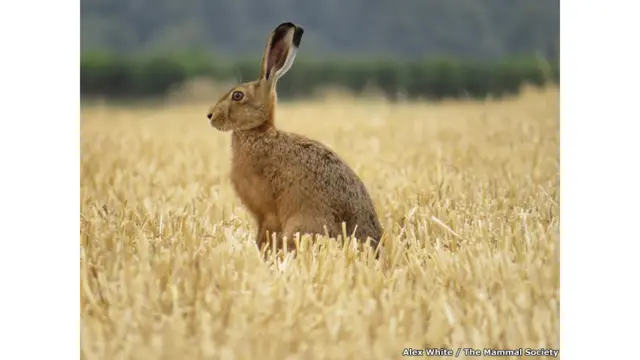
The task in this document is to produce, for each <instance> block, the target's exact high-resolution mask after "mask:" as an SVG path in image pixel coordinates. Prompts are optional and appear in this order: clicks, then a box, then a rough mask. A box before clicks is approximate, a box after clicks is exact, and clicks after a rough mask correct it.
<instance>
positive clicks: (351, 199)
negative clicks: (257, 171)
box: [274, 134, 380, 237]
mask: <svg viewBox="0 0 640 360" xmlns="http://www.w3.org/2000/svg"><path fill="white" fill-rule="evenodd" d="M283 135H285V136H284V139H281V140H283V141H281V142H280V146H278V148H279V149H278V151H276V152H275V153H274V155H275V156H276V159H277V161H279V162H280V164H279V166H281V172H280V175H281V176H282V177H283V182H282V183H283V184H288V186H289V188H288V189H284V188H283V189H282V190H283V191H285V192H287V190H288V192H290V193H292V194H296V196H300V197H302V198H304V199H308V200H307V201H309V206H312V207H315V208H324V209H326V210H325V211H330V212H331V215H332V216H333V217H334V218H335V219H336V220H337V221H346V222H347V223H357V224H358V228H363V227H364V228H371V229H372V230H371V231H368V232H369V233H370V234H367V235H369V236H371V237H375V235H376V234H375V233H376V232H378V230H379V228H380V226H379V224H378V219H377V216H376V212H375V207H374V205H373V201H372V199H371V197H370V195H369V193H368V191H367V189H366V187H365V185H364V183H363V182H362V180H361V179H360V178H359V177H358V175H357V174H356V173H355V171H353V169H352V168H351V167H350V166H349V165H348V164H347V163H346V162H345V161H344V160H343V159H342V158H341V157H340V156H339V155H338V154H337V153H336V152H334V151H332V150H331V149H329V148H328V147H327V146H325V145H324V144H322V143H320V142H318V141H315V140H312V139H308V138H305V137H302V136H299V135H295V134H283ZM363 230H364V229H363Z"/></svg>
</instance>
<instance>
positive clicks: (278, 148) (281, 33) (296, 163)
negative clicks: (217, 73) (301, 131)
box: [207, 22, 382, 250]
mask: <svg viewBox="0 0 640 360" xmlns="http://www.w3.org/2000/svg"><path fill="white" fill-rule="evenodd" d="M303 32H304V30H303V29H302V27H300V26H298V25H294V24H292V23H290V22H286V23H282V24H280V25H279V26H278V27H277V28H276V29H275V30H274V31H273V32H272V33H271V36H270V37H269V39H268V40H267V45H266V47H265V50H264V55H263V57H262V65H261V69H260V75H259V77H258V79H257V80H256V81H252V82H247V83H243V84H240V85H238V86H236V87H234V88H232V89H231V90H230V91H229V92H227V93H226V94H225V95H224V96H222V98H220V99H219V100H218V102H217V103H216V104H215V105H214V106H213V107H212V108H211V109H210V111H209V113H208V114H207V117H208V118H209V120H210V121H211V125H212V126H213V127H215V128H216V129H218V130H219V131H232V135H231V142H232V151H233V156H232V168H231V181H232V183H233V187H234V190H235V192H236V193H237V195H238V197H239V198H240V199H241V201H242V203H243V204H244V205H245V207H246V208H247V209H248V210H249V211H250V213H251V214H252V215H253V217H254V218H255V220H256V223H257V226H258V232H257V235H256V236H257V239H256V243H257V245H258V248H260V249H263V248H264V246H269V244H270V242H271V236H272V233H274V232H275V233H276V235H277V236H284V237H286V238H287V247H288V248H290V249H292V250H293V249H295V247H294V243H293V239H294V235H295V234H296V233H300V235H303V234H311V235H312V236H313V235H315V234H325V229H326V230H327V231H328V234H329V236H330V237H337V236H339V235H341V234H342V223H343V222H344V223H346V228H347V234H348V235H351V234H354V229H355V237H356V238H357V239H359V240H362V241H364V240H366V239H367V237H368V238H371V242H372V243H373V244H374V245H376V246H377V244H378V243H379V241H380V238H381V236H382V228H381V226H380V222H379V220H378V217H377V215H376V210H375V208H374V205H373V201H372V200H371V197H370V196H369V193H368V192H367V189H366V188H365V186H364V184H363V183H362V181H361V180H360V179H359V178H358V176H357V175H356V174H355V172H354V171H353V170H352V169H351V168H350V167H349V166H348V165H347V164H346V163H345V162H344V161H343V160H342V159H341V158H340V157H339V156H338V155H337V154H336V153H334V152H333V151H332V150H330V149H329V148H328V147H326V146H325V145H323V144H321V143H319V142H317V141H314V140H311V139H308V138H306V137H303V136H300V135H297V134H292V133H287V132H284V131H281V130H278V129H276V127H275V125H274V115H275V110H276V102H277V95H276V83H277V82H278V79H279V78H280V77H282V75H284V74H285V73H286V72H287V71H288V70H289V68H290V67H291V65H292V63H293V60H294V58H295V56H296V51H297V49H298V47H299V46H300V40H301V38H302V33H303ZM277 243H281V241H280V240H278V241H277ZM277 247H279V246H277Z"/></svg>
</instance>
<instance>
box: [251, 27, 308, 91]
mask: <svg viewBox="0 0 640 360" xmlns="http://www.w3.org/2000/svg"><path fill="white" fill-rule="evenodd" d="M303 32H304V30H303V29H302V27H300V26H297V25H294V24H293V23H290V22H286V23H282V24H280V25H278V27H277V28H276V29H275V30H273V32H272V33H271V36H270V37H269V40H267V46H266V47H265V49H264V55H263V56H262V66H261V68H260V77H259V80H265V81H267V82H268V83H270V84H271V85H272V86H274V85H275V84H276V82H277V81H278V79H279V78H280V77H282V75H284V74H285V73H286V72H287V71H288V70H289V69H290V68H291V65H292V64H293V59H295V57H296V51H297V50H298V47H299V46H300V40H301V39H302V33H303Z"/></svg>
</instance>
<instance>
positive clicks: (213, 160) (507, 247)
mask: <svg viewBox="0 0 640 360" xmlns="http://www.w3.org/2000/svg"><path fill="white" fill-rule="evenodd" d="M558 97H559V93H558V91H557V90H546V91H543V92H533V91H529V92H527V93H526V94H524V95H523V96H521V97H519V98H517V99H512V100H501V101H487V102H471V101H469V102H447V103H442V104H427V103H418V104H389V103H385V102H382V101H375V102H366V101H361V102H357V101H353V100H344V101H339V100H335V99H333V100H331V101H325V102H321V101H317V102H309V103H290V104H281V106H280V110H279V112H278V114H277V118H278V119H277V123H278V125H279V126H280V127H281V128H282V129H285V130H288V131H294V132H299V133H302V134H305V135H308V136H310V137H313V138H314V139H318V140H320V141H323V142H325V143H326V144H328V145H329V146H331V147H332V148H333V149H335V150H336V151H337V152H338V153H339V154H341V155H342V157H343V158H344V159H345V160H346V161H347V162H348V163H349V164H350V165H351V166H352V167H353V168H354V169H355V170H356V172H357V173H358V174H359V175H360V176H361V177H362V179H363V180H364V182H365V183H366V185H367V186H368V188H369V189H370V192H371V194H372V196H373V198H374V200H375V204H376V207H377V209H378V212H379V215H380V218H381V221H382V222H383V225H384V227H385V230H386V232H387V233H386V234H385V238H384V242H385V244H386V245H385V250H384V253H383V254H382V256H381V259H380V260H379V261H376V260H374V259H373V258H372V255H371V254H370V253H369V252H367V253H359V252H356V251H354V249H353V247H350V246H346V247H344V248H341V247H340V246H338V245H336V243H335V242H331V241H327V239H321V240H320V241H319V242H318V243H316V244H315V245H310V243H308V242H307V240H308V237H305V239H304V241H303V245H306V246H305V247H304V249H303V250H302V251H301V253H300V254H299V255H298V256H297V258H295V259H292V258H290V257H286V258H285V259H274V258H271V259H269V260H268V261H266V262H265V261H263V260H261V258H260V256H259V254H258V252H257V249H256V248H255V244H254V243H253V235H254V234H255V230H254V224H253V222H252V221H251V218H250V217H249V215H248V213H247V212H246V211H245V210H244V208H243V207H242V205H241V203H240V202H239V200H238V199H237V198H236V196H235V194H234V193H233V190H232V187H231V184H230V181H229V178H228V173H229V164H230V136H229V134H228V133H220V132H217V131H216V130H214V129H213V128H211V127H209V125H208V123H207V119H206V117H205V115H206V111H207V107H208V105H209V104H200V105H197V106H196V105H188V106H187V105H171V106H164V107H162V106H158V107H153V108H151V107H149V108H144V109H143V108H138V109H124V108H120V109H118V108H109V107H91V108H85V109H83V111H82V125H81V129H82V134H81V142H82V149H81V158H82V161H81V171H82V175H81V185H82V186H81V202H82V203H81V211H82V214H81V215H82V220H81V224H82V225H81V230H80V234H81V306H82V308H81V318H82V357H83V359H160V358H162V359H259V358H263V359H360V358H363V359H364V358H366V359H398V358H401V357H402V351H403V349H404V348H406V347H411V348H418V349H421V348H425V347H446V348H452V349H454V350H455V349H456V348H457V347H474V348H489V347H491V348H520V347H531V348H540V347H546V348H555V349H557V348H558V347H559V336H560V335H559V218H558V217H559V113H558V112H559V99H558ZM460 358H465V357H464V356H463V354H460Z"/></svg>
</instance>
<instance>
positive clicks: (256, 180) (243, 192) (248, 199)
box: [231, 163, 276, 217]
mask: <svg viewBox="0 0 640 360" xmlns="http://www.w3.org/2000/svg"><path fill="white" fill-rule="evenodd" d="M231 182H232V184H233V187H234V190H235V192H236V194H237V195H238V197H239V198H240V200H241V201H242V203H243V204H244V206H246V207H247V209H248V210H249V211H250V212H251V213H253V215H254V216H258V217H263V216H265V215H266V214H269V213H275V212H276V206H275V200H274V198H273V192H272V189H271V185H270V183H269V182H268V181H267V179H266V178H265V177H264V175H263V174H261V173H260V171H259V169H256V168H254V167H252V166H249V165H247V164H243V163H234V164H233V166H232V168H231Z"/></svg>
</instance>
